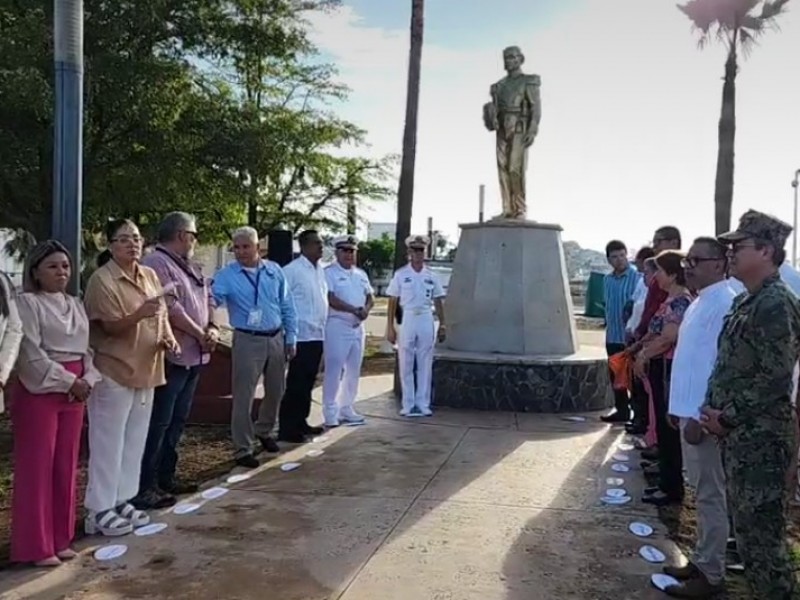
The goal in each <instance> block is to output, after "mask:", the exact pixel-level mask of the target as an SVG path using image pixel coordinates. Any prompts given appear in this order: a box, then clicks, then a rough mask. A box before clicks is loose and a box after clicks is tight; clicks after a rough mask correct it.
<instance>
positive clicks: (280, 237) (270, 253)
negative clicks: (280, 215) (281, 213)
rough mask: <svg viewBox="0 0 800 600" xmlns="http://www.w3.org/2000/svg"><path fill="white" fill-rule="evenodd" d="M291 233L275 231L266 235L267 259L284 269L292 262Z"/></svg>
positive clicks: (281, 230)
mask: <svg viewBox="0 0 800 600" xmlns="http://www.w3.org/2000/svg"><path fill="white" fill-rule="evenodd" d="M293 255H294V252H293V250H292V232H291V231H286V230H285V229H275V230H273V231H270V232H268V233H267V258H269V259H270V260H271V261H274V262H276V263H278V264H279V265H280V266H282V267H285V266H286V265H288V264H289V263H290V262H292V258H293Z"/></svg>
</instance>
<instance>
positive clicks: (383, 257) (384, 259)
mask: <svg viewBox="0 0 800 600" xmlns="http://www.w3.org/2000/svg"><path fill="white" fill-rule="evenodd" d="M394 253H395V243H394V240H393V239H391V238H390V237H389V235H388V234H386V233H384V234H383V235H382V236H381V237H380V239H375V240H367V241H366V242H361V243H360V244H359V245H358V253H357V254H356V256H357V257H358V266H359V267H360V268H362V269H364V271H365V272H366V274H367V275H368V276H369V278H370V280H372V281H375V280H376V279H380V278H382V277H383V276H385V275H386V274H387V273H389V272H391V270H392V262H393V261H394Z"/></svg>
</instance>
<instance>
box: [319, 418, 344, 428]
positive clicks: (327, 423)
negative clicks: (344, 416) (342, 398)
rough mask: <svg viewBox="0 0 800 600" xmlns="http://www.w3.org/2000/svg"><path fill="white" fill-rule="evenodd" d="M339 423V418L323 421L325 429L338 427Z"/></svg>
mask: <svg viewBox="0 0 800 600" xmlns="http://www.w3.org/2000/svg"><path fill="white" fill-rule="evenodd" d="M339 425H340V423H339V420H338V419H337V420H335V421H325V423H323V425H322V426H323V427H325V429H333V428H334V427H338V426H339Z"/></svg>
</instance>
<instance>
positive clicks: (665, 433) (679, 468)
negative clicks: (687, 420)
mask: <svg viewBox="0 0 800 600" xmlns="http://www.w3.org/2000/svg"><path fill="white" fill-rule="evenodd" d="M647 375H648V379H649V380H650V388H651V389H652V391H653V408H654V409H655V411H656V435H657V436H658V477H659V480H658V486H659V488H660V489H661V491H662V492H664V493H665V494H666V495H667V496H669V497H670V498H674V499H680V498H683V454H682V453H681V433H680V430H679V429H676V428H674V427H672V426H671V425H670V424H669V421H668V419H669V417H668V414H667V411H668V410H669V380H670V376H671V375H672V360H671V359H664V358H655V359H653V360H651V361H650V367H649V369H648V373H647Z"/></svg>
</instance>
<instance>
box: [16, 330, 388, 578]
mask: <svg viewBox="0 0 800 600" xmlns="http://www.w3.org/2000/svg"><path fill="white" fill-rule="evenodd" d="M380 342H381V339H380V338H377V337H370V338H368V339H367V349H366V352H365V357H364V363H363V365H362V369H361V373H362V375H380V374H383V373H391V372H392V370H393V369H394V358H393V357H392V356H385V355H381V354H379V353H378V348H379V347H380ZM320 383H321V382H320ZM229 440H230V431H229V428H228V427H227V426H219V425H213V426H201V425H192V426H189V427H187V429H186V433H185V434H184V437H183V440H182V441H181V449H180V462H179V463H178V477H179V478H180V479H181V480H183V481H190V482H195V483H198V484H199V483H202V482H205V481H208V480H210V479H213V478H215V477H219V476H220V475H223V474H225V473H227V472H228V471H230V470H231V469H232V468H233V467H234V463H233V461H232V460H231V448H230V441H229ZM12 448H13V438H12V435H11V423H10V420H9V418H8V414H7V413H5V414H2V415H0V569H1V568H3V566H5V565H6V564H7V563H8V558H9V557H8V550H9V547H8V544H9V539H10V533H11V531H10V518H11V516H10V511H11V494H12V490H13V473H12V464H11V461H12ZM86 466H87V465H86V461H85V460H83V459H82V460H81V464H80V469H79V472H78V497H79V498H82V497H83V491H84V489H85V486H86ZM82 516H83V507H82V505H81V503H79V506H78V519H79V521H78V529H79V531H80V530H81V529H82V527H83V521H82ZM81 534H82V532H81V533H79V535H81Z"/></svg>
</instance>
